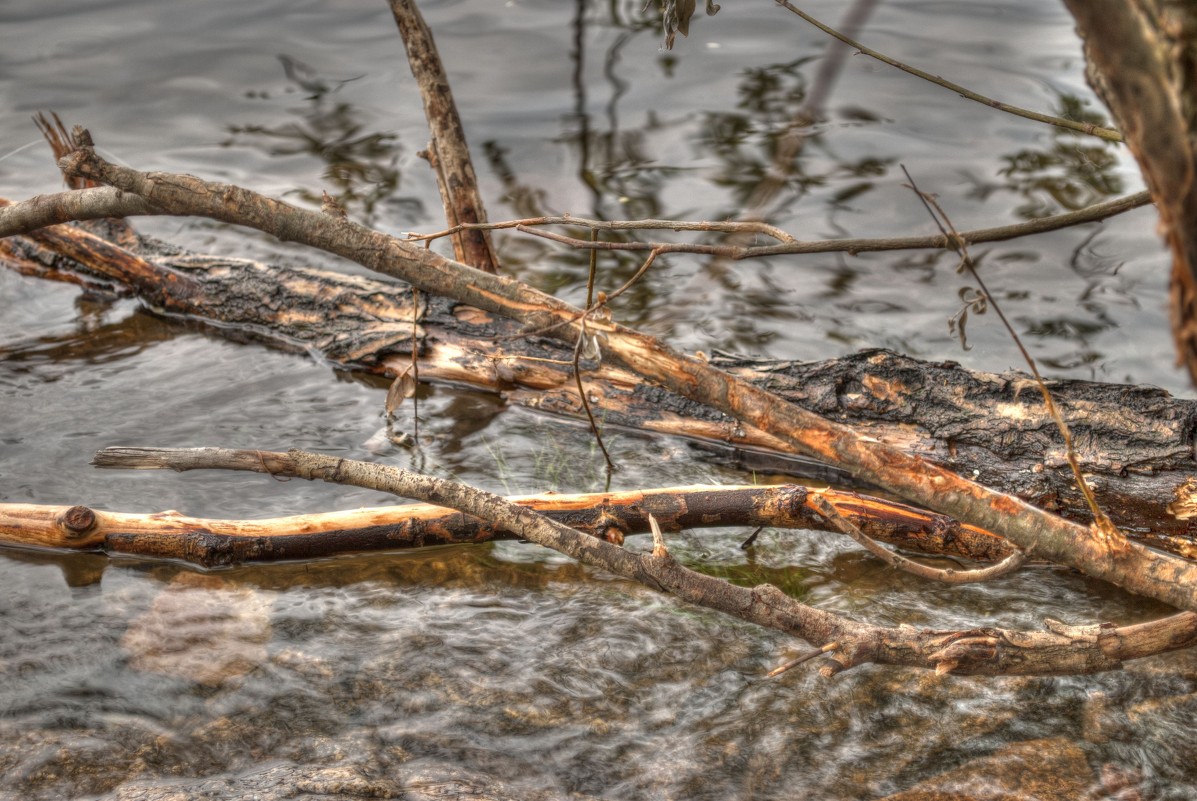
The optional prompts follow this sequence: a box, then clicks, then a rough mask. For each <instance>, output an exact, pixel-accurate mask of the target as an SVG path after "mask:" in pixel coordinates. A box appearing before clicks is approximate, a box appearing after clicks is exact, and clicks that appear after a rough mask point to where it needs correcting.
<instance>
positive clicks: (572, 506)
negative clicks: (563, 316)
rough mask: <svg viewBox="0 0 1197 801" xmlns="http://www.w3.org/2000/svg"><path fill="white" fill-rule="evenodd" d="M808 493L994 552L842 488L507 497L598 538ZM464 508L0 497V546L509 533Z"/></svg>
mask: <svg viewBox="0 0 1197 801" xmlns="http://www.w3.org/2000/svg"><path fill="white" fill-rule="evenodd" d="M817 498H822V499H824V500H825V501H826V502H827V503H829V504H831V505H832V507H833V508H835V509H836V511H837V512H839V513H840V514H842V515H843V516H844V517H846V518H848V519H849V520H851V521H852V522H853V523H854V524H856V525H857V526H859V527H860V528H861V529H862V530H863V531H865V532H866V533H867V534H868V535H869V536H871V537H874V538H876V539H879V540H882V541H885V542H888V543H891V544H894V545H897V546H899V547H902V548H906V549H909V550H914V551H920V552H922V553H930V554H939V555H947V556H959V557H964V558H968V559H974V560H978V561H986V562H989V561H995V560H998V559H1003V558H1005V557H1006V556H1008V555H1009V554H1010V553H1011V550H1012V549H1011V548H1010V545H1009V543H1007V542H1006V541H1005V540H1003V539H1001V538H1000V537H997V536H995V535H993V534H990V533H988V532H985V531H981V530H980V529H975V528H973V527H971V526H963V525H961V524H959V523H957V522H956V521H954V520H951V519H950V518H947V517H944V516H943V515H937V514H934V513H929V512H923V511H920V510H918V509H914V508H912V507H909V506H906V505H905V504H900V503H894V502H888V501H881V500H879V499H876V498H870V497H868V496H864V495H859V494H857V493H853V492H839V491H836V490H830V489H814V488H808V487H802V486H796V485H793V484H787V485H780V486H771V487H759V486H745V487H711V486H698V487H670V488H664V489H654V490H632V491H624V492H606V493H591V494H583V495H558V494H548V495H533V496H523V497H516V498H511V499H509V500H511V501H513V502H515V503H518V504H519V505H521V506H525V507H527V508H529V509H534V510H536V511H537V512H540V513H541V514H543V515H545V516H547V517H549V518H551V519H553V520H556V521H557V522H559V523H564V524H566V525H568V526H570V527H571V528H574V529H577V530H579V531H583V532H586V533H588V534H591V535H593V536H596V537H600V538H602V539H606V540H607V541H609V542H622V541H623V537H624V536H625V535H627V534H643V533H646V532H648V530H649V523H648V516H649V515H652V516H653V517H654V518H656V520H657V522H658V523H659V524H660V525H661V526H662V527H663V528H664V529H665V530H666V531H681V530H683V529H698V528H711V527H716V526H768V527H771V528H778V529H806V530H812V529H813V530H827V529H829V526H828V523H827V520H826V518H825V517H824V516H823V515H822V514H820V512H819V511H818V507H817V503H818V502H817V500H816V499H817ZM514 536H515V535H513V534H511V533H510V532H507V531H503V530H501V529H497V528H496V527H495V526H494V525H492V524H489V523H486V522H484V521H483V520H480V519H478V518H476V517H472V516H469V515H463V514H461V513H459V512H453V511H450V510H448V509H444V508H442V507H439V506H433V505H430V504H409V505H406V506H382V507H371V508H367V509H357V510H353V511H344V512H328V513H321V514H308V515H296V516H292V517H280V518H273V519H269V520H210V519H202V518H194V517H188V516H186V515H182V514H180V513H178V512H173V511H171V512H155V513H153V514H130V513H124V512H108V511H102V510H98V509H92V508H90V507H87V506H45V505H35V504H16V503H12V504H0V543H3V544H8V545H16V546H24V547H38V548H64V549H71V550H86V551H103V552H105V553H109V554H117V553H120V554H130V555H138V556H150V557H156V558H162V559H182V560H185V561H188V562H193V563H196V564H199V565H202V566H204V567H224V566H228V565H233V564H240V563H242V562H251V561H252V562H270V561H280V560H286V559H312V558H316V557H322V556H331V555H334V554H344V553H361V552H366V551H381V550H394V549H399V548H418V547H424V546H431V545H453V544H461V543H477V542H487V541H490V540H503V539H513V538H514Z"/></svg>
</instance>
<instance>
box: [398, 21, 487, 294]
mask: <svg viewBox="0 0 1197 801" xmlns="http://www.w3.org/2000/svg"><path fill="white" fill-rule="evenodd" d="M390 6H391V15H392V16H394V18H395V24H396V25H397V26H398V27H399V35H400V36H401V37H402V38H403V46H404V47H405V48H406V50H407V63H408V64H409V65H410V66H411V72H412V77H414V78H415V79H416V84H417V85H418V86H419V87H420V97H421V98H423V100H424V116H425V118H426V119H427V120H428V128H429V130H430V131H431V132H432V142H431V144H429V146H428V151H427V153H426V155H427V158H428V162H429V164H430V165H431V166H432V169H433V171H434V172H435V173H436V183H437V186H438V187H439V188H440V192H441V201H442V205H443V206H444V209H445V219H446V220H448V221H449V224H450V225H466V226H469V225H473V224H477V223H485V222H486V208H485V207H484V206H483V203H482V195H481V194H480V193H479V192H478V178H477V177H476V176H475V174H474V165H473V161H472V160H471V159H470V149H469V147H468V146H467V145H466V138H465V128H464V126H462V124H461V116H460V115H459V114H458V113H457V104H456V103H454V102H453V90H452V89H450V88H449V78H448V76H446V75H445V68H444V65H443V64H442V63H441V57H440V53H438V52H437V49H436V43H435V42H434V41H433V38H432V31H431V30H429V29H428V25H427V24H426V23H425V22H424V17H423V16H422V15H421V14H420V9H419V8H417V7H416V4H415V3H414V2H412V0H390ZM452 241H453V253H454V256H455V257H456V259H457V260H458V261H459V262H462V263H463V264H468V265H470V266H471V267H476V268H478V269H479V270H483V271H484V272H488V273H494V272H498V267H499V264H498V259H497V258H496V257H495V250H494V247H493V246H492V244H491V240H490V232H489V231H482V230H478V229H476V228H474V229H471V228H464V229H462V230H461V231H458V232H457V233H455V234H453V237H452Z"/></svg>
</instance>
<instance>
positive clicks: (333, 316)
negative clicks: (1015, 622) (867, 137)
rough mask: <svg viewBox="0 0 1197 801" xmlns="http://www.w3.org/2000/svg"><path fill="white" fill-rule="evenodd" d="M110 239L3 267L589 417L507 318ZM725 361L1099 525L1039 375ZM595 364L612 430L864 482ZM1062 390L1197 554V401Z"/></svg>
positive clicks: (1139, 496) (1084, 388) (1121, 479)
mask: <svg viewBox="0 0 1197 801" xmlns="http://www.w3.org/2000/svg"><path fill="white" fill-rule="evenodd" d="M93 229H94V230H96V231H98V232H99V233H96V232H93V231H89V230H84V229H83V228H80V227H76V226H55V227H52V228H46V229H42V230H40V231H36V232H33V233H31V234H30V235H28V236H23V237H10V238H8V239H4V240H0V259H2V260H3V261H4V262H5V263H6V264H7V266H9V267H10V268H12V269H17V270H20V271H21V272H24V273H26V274H34V275H41V276H43V277H46V278H52V279H57V280H69V281H75V282H78V283H83V284H86V285H90V286H93V287H102V288H106V289H108V290H109V291H114V292H124V293H129V292H131V293H133V294H136V295H137V296H138V297H139V298H141V299H142V300H143V301H144V302H145V303H146V305H147V306H149V307H150V308H153V309H155V310H158V311H159V312H161V313H164V314H166V315H168V316H173V315H178V316H186V317H188V318H190V319H193V320H194V319H196V318H200V319H208V320H212V321H213V322H218V323H220V326H219V328H218V329H217V330H218V331H219V332H221V333H222V334H224V335H226V336H234V337H239V338H252V339H258V340H261V341H264V342H266V343H269V344H270V345H272V346H274V347H280V348H296V347H299V348H302V349H304V350H306V351H309V352H311V351H315V352H318V353H320V354H321V355H322V356H323V357H324V358H326V359H328V360H329V361H330V362H331V363H333V364H335V365H337V366H340V367H344V368H348V369H355V370H365V371H371V372H377V373H381V374H387V375H395V374H398V373H400V372H402V371H403V370H405V369H406V368H407V366H408V364H409V363H410V358H411V351H412V348H413V344H414V347H415V348H416V350H417V353H418V357H419V363H420V376H421V379H422V380H431V381H442V382H446V383H452V384H457V385H467V386H470V387H473V388H476V389H481V390H486V391H492V392H497V393H500V394H502V395H503V397H504V398H505V399H506V400H507V401H508V402H509V403H512V404H517V405H522V406H526V407H529V408H534V409H537V410H540V411H542V412H547V413H550V414H554V415H564V416H568V417H574V418H577V417H580V416H581V415H582V409H581V404H580V402H579V399H578V394H577V390H576V385H575V383H574V380H573V377H572V373H571V369H572V367H571V364H570V361H571V359H572V347H570V346H569V345H568V343H564V342H562V341H560V340H558V339H552V338H549V337H548V336H544V335H527V336H524V335H521V331H522V328H521V326H520V325H519V324H518V323H516V322H514V321H512V320H510V319H507V318H505V317H500V316H497V315H494V314H491V313H489V312H484V311H481V310H479V309H476V308H473V307H469V306H466V305H464V304H461V303H458V302H456V301H453V300H451V299H447V298H443V297H438V296H429V295H426V294H423V293H421V295H420V302H419V304H418V308H416V306H415V304H413V302H412V293H411V291H410V289H409V288H407V287H406V286H404V285H401V284H397V283H395V282H391V281H387V280H385V279H374V278H363V277H356V276H346V275H342V274H338V273H333V272H328V271H320V270H313V269H306V268H295V267H283V266H277V265H264V264H261V263H258V262H253V261H248V260H243V259H233V258H223V257H211V256H200V255H196V254H192V253H186V252H183V251H181V250H179V249H178V248H174V247H171V246H168V245H165V244H163V243H158V242H152V241H149V240H144V239H141V238H139V237H136V236H135V235H132V234H131V233H130V232H129V231H128V229H127V228H126V227H125V226H123V225H116V226H113V225H99V226H94V225H93ZM100 233H103V234H104V236H101V235H100ZM118 243H119V244H118ZM122 245H123V246H122ZM413 315H414V316H415V318H416V319H415V322H416V323H417V334H418V341H416V342H415V343H413V341H412V329H413V326H412V322H413ZM709 359H710V362H711V363H712V364H713V365H716V366H718V367H720V368H722V369H724V370H727V371H728V372H730V373H732V374H733V375H736V376H737V377H740V378H742V379H744V380H746V381H749V382H751V383H753V384H754V385H756V386H759V387H761V388H763V389H767V390H769V391H771V392H774V393H776V394H778V395H780V396H781V397H783V398H785V399H787V400H790V401H792V402H794V403H796V404H798V405H801V406H803V407H805V408H807V409H809V410H811V411H814V412H816V413H818V414H820V415H822V416H824V417H827V418H829V419H833V420H836V421H839V422H842V423H845V424H848V425H850V426H852V427H853V428H855V429H856V430H857V431H859V432H860V433H861V434H863V435H865V436H868V437H872V438H874V439H876V440H879V441H881V442H884V443H887V444H890V445H893V446H894V447H897V448H900V449H902V450H903V451H905V452H907V453H910V454H917V455H919V456H923V457H924V458H927V459H929V460H932V461H934V462H936V463H938V464H941V465H943V466H945V467H947V468H949V469H951V470H954V471H956V472H958V473H961V474H963V475H967V476H972V477H974V478H975V480H976V481H978V482H979V483H982V484H985V485H987V486H991V487H994V488H997V489H999V490H1001V491H1003V492H1007V493H1010V494H1014V495H1017V496H1018V497H1021V498H1023V499H1025V500H1027V501H1029V502H1031V503H1033V504H1035V505H1037V506H1040V507H1042V508H1045V509H1048V510H1051V511H1056V512H1058V513H1060V514H1062V515H1064V516H1066V517H1069V518H1072V519H1076V520H1079V521H1085V522H1087V521H1088V520H1089V514H1088V509H1087V508H1086V506H1085V504H1084V501H1083V500H1082V499H1081V497H1080V494H1079V493H1078V492H1077V490H1076V486H1075V480H1074V478H1073V476H1072V474H1071V472H1070V470H1069V469H1068V465H1067V462H1066V460H1065V458H1064V454H1063V450H1062V445H1061V438H1060V434H1059V432H1058V431H1057V430H1056V428H1055V426H1054V424H1053V423H1052V421H1051V419H1050V418H1049V417H1048V415H1047V413H1046V411H1045V409H1044V408H1043V403H1042V399H1041V398H1040V397H1039V393H1038V391H1037V389H1036V387H1035V385H1034V384H1033V383H1032V380H1031V378H1030V377H1029V376H1027V375H1025V374H1022V373H1017V372H1009V373H1003V374H993V373H982V372H975V371H970V370H967V369H965V368H963V367H961V366H960V365H958V364H955V363H951V362H947V363H931V362H923V361H918V360H916V359H911V358H909V357H905V356H900V355H898V354H895V353H891V352H888V351H881V350H874V351H864V352H861V353H858V354H854V355H852V356H849V357H846V358H842V359H832V360H827V361H820V362H777V361H769V360H761V359H751V358H746V357H736V356H731V355H724V354H715V355H713V356H711V357H709ZM586 366H587V367H588V368H589V369H588V370H587V372H586V374H585V384H586V387H587V392H588V397H589V400H590V402H591V405H592V407H593V408H595V409H596V410H598V411H599V413H600V414H601V416H602V417H603V419H604V420H605V422H606V424H607V425H609V426H619V427H624V428H632V429H639V430H645V431H651V432H656V433H661V434H668V435H675V436H683V437H688V438H690V439H691V440H694V441H695V442H697V443H699V444H700V446H701V447H702V448H703V449H704V450H706V451H707V452H708V453H710V454H711V455H713V456H715V457H719V458H726V459H734V460H736V461H737V462H740V463H744V464H745V465H746V466H752V467H754V468H758V469H769V470H774V471H777V472H782V473H787V474H791V475H796V476H801V477H804V478H821V479H828V480H832V481H840V482H844V481H848V480H849V476H848V474H847V473H844V472H843V471H840V470H836V469H835V468H832V467H828V466H824V465H820V464H817V463H815V462H812V461H811V460H809V459H806V458H803V457H798V456H795V455H794V454H793V453H792V449H791V448H790V447H788V446H787V445H786V444H785V443H783V442H781V441H779V440H777V439H775V438H774V437H772V436H770V435H768V434H766V433H764V432H762V431H760V430H758V429H755V428H753V427H752V426H749V425H744V424H741V423H739V422H737V421H735V420H733V419H731V418H729V417H728V416H727V415H725V414H723V413H722V412H719V411H716V410H714V409H711V408H710V407H708V406H705V405H703V404H700V403H696V402H694V401H692V400H689V399H686V398H683V397H681V396H680V395H677V394H675V393H672V392H670V391H668V390H666V389H662V388H659V387H654V386H652V385H649V384H646V383H645V382H644V381H642V380H639V379H638V378H637V377H636V376H635V375H634V374H633V373H631V372H629V371H627V370H626V369H623V368H621V367H619V366H617V365H613V364H609V363H603V364H595V363H590V364H587V365H586ZM1049 386H1050V388H1051V390H1052V393H1053V395H1054V396H1055V398H1056V401H1057V403H1058V404H1059V406H1060V407H1061V409H1062V412H1063V414H1064V417H1065V418H1066V419H1067V420H1068V421H1069V424H1070V426H1072V429H1073V436H1074V440H1075V444H1076V448H1077V452H1078V456H1079V457H1080V461H1081V466H1082V469H1083V470H1084V471H1085V474H1086V477H1087V479H1088V480H1089V481H1090V483H1091V484H1092V486H1093V487H1094V489H1095V490H1096V493H1097V497H1098V499H1099V500H1100V502H1101V504H1102V506H1103V508H1104V509H1105V510H1106V511H1107V512H1108V514H1109V515H1110V516H1111V518H1112V519H1113V520H1114V522H1115V523H1117V524H1118V525H1119V526H1120V527H1122V528H1123V529H1124V530H1126V531H1127V532H1128V533H1129V534H1131V535H1133V536H1136V537H1139V538H1142V539H1144V540H1145V541H1146V542H1148V543H1150V544H1153V545H1156V546H1160V547H1164V548H1166V549H1167V550H1170V551H1173V552H1175V553H1178V554H1180V555H1184V556H1195V555H1197V545H1195V544H1194V540H1193V526H1194V525H1197V524H1195V523H1194V522H1193V521H1194V518H1197V462H1194V435H1195V431H1197V401H1192V400H1183V399H1178V398H1174V397H1172V396H1171V395H1169V394H1168V393H1167V392H1165V391H1163V390H1161V389H1158V388H1154V387H1145V386H1126V385H1118V384H1103V383H1095V382H1085V381H1052V382H1049Z"/></svg>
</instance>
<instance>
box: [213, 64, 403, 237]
mask: <svg viewBox="0 0 1197 801" xmlns="http://www.w3.org/2000/svg"><path fill="white" fill-rule="evenodd" d="M279 61H281V62H282V65H283V72H284V73H285V74H286V76H287V80H288V81H290V83H291V85H290V86H288V87H287V88H286V89H285V90H284V95H290V94H293V93H295V92H296V91H297V90H302V91H303V92H304V93H306V96H305V97H304V98H303V103H304V105H303V106H301V107H299V108H295V109H293V110H292V113H294V114H296V115H298V116H299V117H301V119H300V120H299V121H297V122H292V123H288V124H285V125H279V126H273V127H269V126H264V125H252V124H251V125H233V126H229V133H231V134H233V137H232V138H231V139H229V140H227V141H226V142H224V145H225V146H226V147H228V146H232V145H240V144H245V143H252V144H254V145H256V146H257V147H260V148H262V149H263V150H265V151H266V152H267V153H269V154H270V155H271V156H276V157H286V156H292V155H298V154H307V155H310V156H315V157H316V158H317V159H319V160H320V161H322V162H324V164H325V168H324V171H323V172H322V173H321V178H323V179H324V180H325V181H328V182H330V183H331V184H332V186H333V187H334V188H335V189H336V191H335V192H329V194H330V195H331V196H332V197H333V199H334V200H336V201H337V202H338V203H339V204H340V205H341V207H342V208H343V209H345V211H346V212H348V213H349V214H350V215H352V216H353V217H355V218H357V219H359V220H360V221H361V222H363V223H365V224H367V225H370V224H372V223H374V222H375V221H376V220H377V219H379V216H380V214H382V215H383V216H384V217H387V218H390V219H398V218H399V216H400V215H402V216H404V217H407V218H410V217H413V216H414V217H420V216H422V212H423V208H424V206H423V203H422V202H421V201H420V200H418V199H417V198H411V197H401V196H399V195H398V191H399V179H400V172H399V153H400V147H399V140H398V137H397V136H396V135H395V134H392V133H386V132H381V131H371V130H369V129H368V128H367V127H366V126H367V120H366V119H365V118H364V115H363V114H362V113H361V112H360V111H359V110H358V109H356V108H355V107H354V106H353V105H352V104H350V103H348V102H346V101H344V100H340V99H339V98H338V97H337V96H336V95H337V93H338V91H339V90H340V89H341V88H342V87H343V86H344V85H345V84H346V83H348V82H349V81H351V80H354V79H352V78H349V79H344V80H339V81H329V80H328V79H325V78H323V77H321V76H320V74H319V73H318V72H317V71H316V70H315V69H314V68H312V67H310V66H308V65H307V64H304V63H303V62H301V61H299V60H297V59H294V58H292V57H290V56H285V55H284V56H279ZM246 95H247V97H254V98H258V99H261V100H271V99H272V97H271V94H270V93H269V92H268V91H266V90H250V91H248V92H247V93H246ZM288 194H291V195H294V196H297V197H300V198H302V199H303V200H305V201H307V202H308V203H311V204H313V205H316V206H319V205H320V203H321V198H322V195H321V193H320V192H318V191H315V190H313V189H311V188H310V187H307V186H301V187H297V188H295V189H293V190H291V192H289V193H288ZM384 212H385V214H384Z"/></svg>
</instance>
